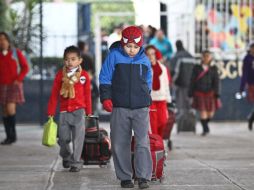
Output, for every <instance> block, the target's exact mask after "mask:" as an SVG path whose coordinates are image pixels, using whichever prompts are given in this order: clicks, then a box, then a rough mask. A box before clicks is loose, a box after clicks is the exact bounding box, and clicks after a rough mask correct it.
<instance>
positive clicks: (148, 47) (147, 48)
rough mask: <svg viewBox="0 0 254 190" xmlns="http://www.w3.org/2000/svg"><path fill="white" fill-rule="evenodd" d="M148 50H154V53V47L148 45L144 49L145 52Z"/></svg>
mask: <svg viewBox="0 0 254 190" xmlns="http://www.w3.org/2000/svg"><path fill="white" fill-rule="evenodd" d="M149 49H154V50H155V51H156V47H155V46H154V45H151V44H149V45H147V46H146V47H145V52H147V51H148V50H149Z"/></svg>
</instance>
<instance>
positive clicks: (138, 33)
mask: <svg viewBox="0 0 254 190" xmlns="http://www.w3.org/2000/svg"><path fill="white" fill-rule="evenodd" d="M127 43H134V44H136V45H137V46H139V47H141V46H142V45H143V33H142V30H141V29H140V28H139V27H137V26H129V27H127V28H125V29H124V30H123V31H122V39H121V44H122V46H125V45H126V44H127Z"/></svg>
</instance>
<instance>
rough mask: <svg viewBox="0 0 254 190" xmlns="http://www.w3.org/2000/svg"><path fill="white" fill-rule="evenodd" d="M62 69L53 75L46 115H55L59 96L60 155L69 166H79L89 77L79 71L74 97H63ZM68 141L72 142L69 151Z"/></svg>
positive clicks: (89, 101) (88, 93)
mask: <svg viewBox="0 0 254 190" xmlns="http://www.w3.org/2000/svg"><path fill="white" fill-rule="evenodd" d="M62 78H63V70H60V71H59V72H58V73H57V74H56V77H55V80H54V83H53V87H52V92H51V96H50V99H49V102H48V115H49V116H53V115H55V110H56V106H57V103H58V99H59V97H60V100H59V102H60V120H59V128H58V135H59V141H58V144H59V146H60V156H61V157H62V158H63V161H68V162H69V163H70V165H71V166H74V167H78V168H81V167H82V165H83V161H82V160H81V153H82V149H83V142H84V137H85V114H87V115H88V114H91V113H92V109H91V90H90V79H89V76H88V74H87V73H86V72H85V71H81V75H80V78H79V81H78V82H76V83H75V84H74V92H75V97H74V98H65V97H63V95H60V91H61V86H62V83H63V81H62ZM70 142H72V143H73V147H74V148H73V152H71V148H70Z"/></svg>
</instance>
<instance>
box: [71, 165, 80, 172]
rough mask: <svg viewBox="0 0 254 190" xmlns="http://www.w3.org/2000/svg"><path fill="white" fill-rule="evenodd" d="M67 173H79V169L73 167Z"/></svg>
mask: <svg viewBox="0 0 254 190" xmlns="http://www.w3.org/2000/svg"><path fill="white" fill-rule="evenodd" d="M69 171H70V172H79V171H80V168H78V167H75V166H71V168H70V170H69Z"/></svg>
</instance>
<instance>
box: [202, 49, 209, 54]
mask: <svg viewBox="0 0 254 190" xmlns="http://www.w3.org/2000/svg"><path fill="white" fill-rule="evenodd" d="M206 53H208V54H211V52H210V51H209V50H208V49H206V50H203V51H202V53H201V54H202V55H204V54H206Z"/></svg>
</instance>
